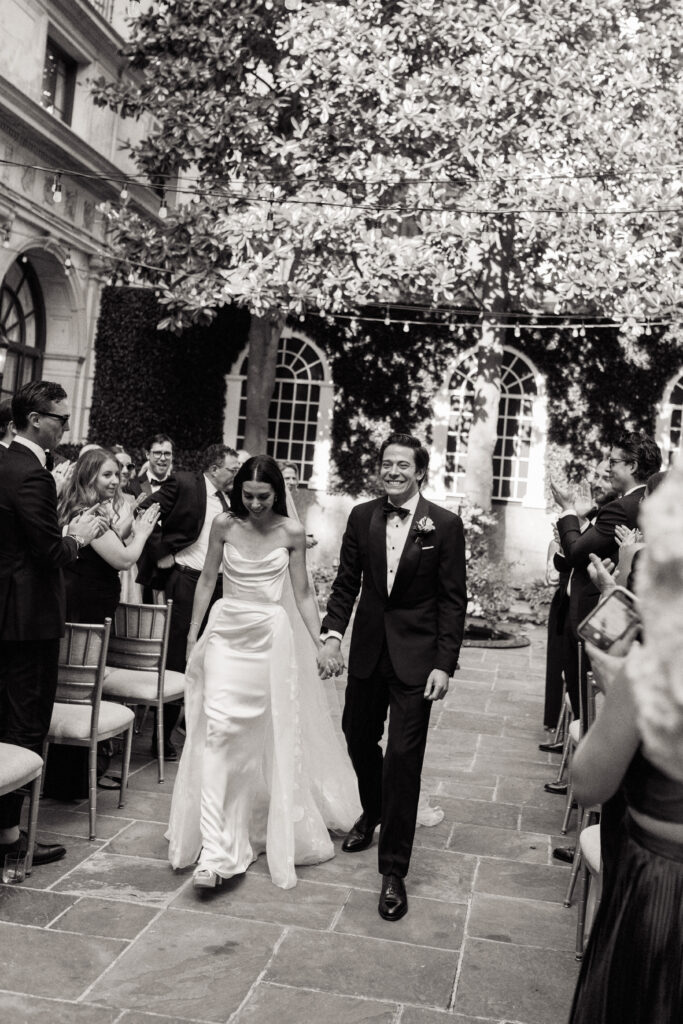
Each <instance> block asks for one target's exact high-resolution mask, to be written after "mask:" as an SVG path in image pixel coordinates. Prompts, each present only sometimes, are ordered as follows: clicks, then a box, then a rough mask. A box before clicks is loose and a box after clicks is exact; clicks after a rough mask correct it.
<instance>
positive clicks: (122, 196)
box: [119, 185, 128, 203]
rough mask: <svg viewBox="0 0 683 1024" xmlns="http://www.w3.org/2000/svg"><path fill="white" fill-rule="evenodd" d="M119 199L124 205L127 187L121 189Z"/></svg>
mask: <svg viewBox="0 0 683 1024" xmlns="http://www.w3.org/2000/svg"><path fill="white" fill-rule="evenodd" d="M119 198H120V199H122V200H123V202H124V203H125V201H126V199H127V198H128V187H127V186H126V185H124V186H123V188H122V189H121V195H120V196H119Z"/></svg>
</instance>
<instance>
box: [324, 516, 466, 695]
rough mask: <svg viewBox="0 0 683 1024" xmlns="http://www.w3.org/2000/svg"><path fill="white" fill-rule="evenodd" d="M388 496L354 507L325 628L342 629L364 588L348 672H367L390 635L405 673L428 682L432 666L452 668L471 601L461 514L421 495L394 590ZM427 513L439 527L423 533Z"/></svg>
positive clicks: (417, 682)
mask: <svg viewBox="0 0 683 1024" xmlns="http://www.w3.org/2000/svg"><path fill="white" fill-rule="evenodd" d="M384 501H385V499H384V498H377V499H375V500H374V501H368V502H364V503H363V504H362V505H356V507H355V508H354V509H352V511H351V514H350V516H349V520H348V523H347V526H346V531H345V533H344V537H343V540H342V547H341V553H340V557H339V570H338V572H337V578H336V579H335V581H334V584H333V586H332V592H331V594H330V599H329V601H328V603H327V614H326V615H325V618H324V619H323V623H322V629H323V632H325V631H327V630H330V629H332V630H335V631H336V632H338V633H342V634H343V633H344V632H345V630H346V627H347V626H348V623H349V619H350V618H351V613H352V611H353V606H354V603H355V600H356V597H357V596H358V592H359V591H360V600H359V602H358V609H357V612H356V617H355V620H354V625H353V632H352V634H351V650H350V654H349V673H350V674H351V675H355V676H357V677H358V678H360V679H367V678H368V676H370V675H371V674H372V672H373V670H374V668H375V666H376V664H377V661H378V659H379V656H380V654H381V651H382V646H383V644H384V641H385V639H386V644H387V648H388V651H389V656H390V658H391V662H392V665H393V667H394V671H395V672H396V674H397V675H398V677H399V678H400V679H401V680H403V682H405V683H407V684H408V685H411V686H413V685H414V686H424V685H425V683H426V682H427V677H428V675H429V673H430V672H431V671H432V669H435V668H436V669H443V671H444V672H447V673H448V674H449V676H450V675H451V674H452V673H453V672H454V671H455V668H456V665H457V664H458V654H459V652H460V645H461V643H462V636H463V632H464V628H465V611H466V609H467V588H466V581H465V539H464V532H463V525H462V520H461V519H460V517H459V516H456V515H454V514H453V513H452V512H448V511H447V510H446V509H443V508H441V507H440V506H438V505H433V504H432V503H431V502H428V501H426V499H425V498H423V497H422V496H420V498H419V501H418V504H417V509H416V511H415V515H414V517H413V522H412V524H411V529H410V532H409V534H408V539H407V541H406V544H405V547H404V549H403V553H402V555H401V560H400V562H399V565H398V569H397V571H396V579H395V581H394V584H393V586H392V588H391V593H390V594H388V593H387V560H386V520H385V518H384V515H383V514H382V505H383V504H384ZM425 516H427V517H428V518H430V519H431V520H432V522H433V523H434V527H435V528H434V531H433V532H432V533H430V534H427V535H423V536H419V535H417V534H416V533H415V532H414V527H415V523H416V522H417V521H418V520H419V519H422V518H423V517H425Z"/></svg>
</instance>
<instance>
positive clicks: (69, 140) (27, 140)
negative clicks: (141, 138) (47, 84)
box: [0, 75, 158, 213]
mask: <svg viewBox="0 0 683 1024" xmlns="http://www.w3.org/2000/svg"><path fill="white" fill-rule="evenodd" d="M0 130H3V131H5V132H6V133H7V134H8V135H10V136H11V137H12V138H13V139H15V140H16V141H17V142H18V143H20V144H21V145H23V146H26V148H27V149H30V150H31V152H33V153H35V154H36V163H43V164H44V165H45V166H48V167H54V168H55V170H63V171H64V174H65V175H68V173H69V170H70V169H71V170H73V171H79V172H81V173H83V174H94V175H101V176H102V178H105V179H111V180H92V179H83V184H84V185H87V187H88V188H90V189H92V191H93V192H95V193H96V194H98V195H100V196H101V198H102V199H110V200H112V199H115V198H118V195H119V192H120V191H121V185H120V181H121V180H122V179H124V178H126V177H127V175H126V173H125V171H122V170H121V169H120V168H119V167H117V166H116V164H113V163H112V162H111V161H110V160H107V159H106V157H103V156H102V155H101V154H100V153H98V152H97V150H96V149H93V147H92V146H90V145H88V143H87V142H85V140H84V139H82V138H81V137H80V136H79V135H77V134H76V133H75V132H74V131H72V130H71V128H70V127H69V126H68V125H67V124H64V122H63V121H60V120H59V119H58V118H56V117H53V115H52V114H50V113H48V111H47V110H44V109H43V108H42V107H41V106H40V105H39V104H38V103H35V102H34V101H33V100H31V99H29V97H27V96H26V95H25V94H24V93H22V92H20V90H19V89H17V88H16V86H14V85H13V84H12V83H11V82H9V81H8V80H7V79H6V78H4V77H3V76H2V75H0ZM128 189H129V192H130V193H131V198H132V199H133V201H134V202H136V203H137V204H138V205H140V206H141V207H143V208H144V209H145V210H146V211H147V212H148V213H156V210H157V206H158V200H157V199H156V197H155V195H154V193H153V192H152V190H151V189H148V188H145V187H144V186H143V185H138V184H129V185H128Z"/></svg>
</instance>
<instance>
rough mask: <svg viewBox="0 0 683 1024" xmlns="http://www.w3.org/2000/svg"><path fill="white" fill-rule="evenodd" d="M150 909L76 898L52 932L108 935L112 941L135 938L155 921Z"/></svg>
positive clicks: (116, 902)
mask: <svg viewBox="0 0 683 1024" xmlns="http://www.w3.org/2000/svg"><path fill="white" fill-rule="evenodd" d="M157 913H158V911H157V910H156V909H155V908H153V907H147V906H140V905H139V904H137V903H124V902H123V900H103V899H98V898H91V897H88V896H85V897H79V898H78V899H77V901H76V902H75V903H74V904H73V905H72V906H71V907H70V908H69V909H68V910H66V912H65V913H63V914H61V915H60V917H58V918H57V920H56V921H54V922H53V923H52V924H51V926H50V927H51V929H54V930H57V931H66V932H80V933H81V934H82V935H107V936H109V938H112V939H134V938H135V937H136V936H137V935H139V934H140V932H141V931H143V929H145V928H146V927H147V925H148V924H149V923H150V922H151V921H153V920H154V918H155V917H156V915H157Z"/></svg>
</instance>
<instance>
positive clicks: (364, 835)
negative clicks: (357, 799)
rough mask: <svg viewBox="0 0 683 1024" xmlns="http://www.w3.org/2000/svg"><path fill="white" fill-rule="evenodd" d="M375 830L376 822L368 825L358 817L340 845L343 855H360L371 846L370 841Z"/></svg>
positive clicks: (363, 819)
mask: <svg viewBox="0 0 683 1024" xmlns="http://www.w3.org/2000/svg"><path fill="white" fill-rule="evenodd" d="M376 828H377V822H374V824H371V825H368V824H367V822H366V821H365V818H363V817H360V818H359V819H358V821H357V822H356V824H355V825H354V826H353V828H352V829H351V830H350V831H349V832H347V833H346V838H345V839H344V842H343V843H342V845H341V848H342V850H343V851H344V853H360V851H361V850H367V848H368V846H370V845H371V844H372V839H373V836H374V834H375V829H376Z"/></svg>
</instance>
